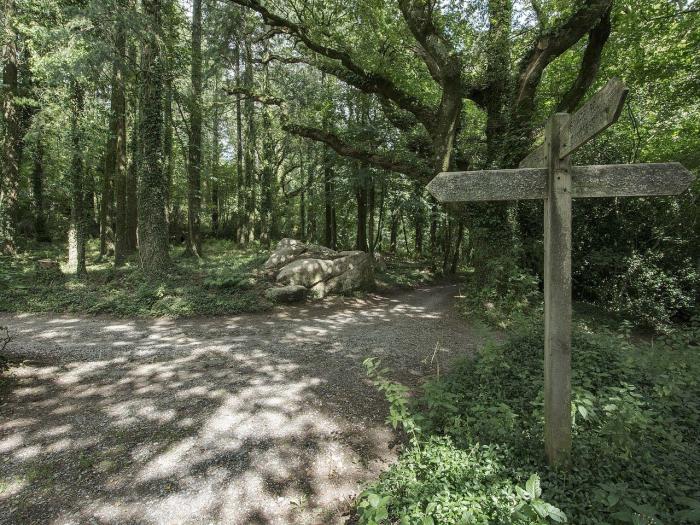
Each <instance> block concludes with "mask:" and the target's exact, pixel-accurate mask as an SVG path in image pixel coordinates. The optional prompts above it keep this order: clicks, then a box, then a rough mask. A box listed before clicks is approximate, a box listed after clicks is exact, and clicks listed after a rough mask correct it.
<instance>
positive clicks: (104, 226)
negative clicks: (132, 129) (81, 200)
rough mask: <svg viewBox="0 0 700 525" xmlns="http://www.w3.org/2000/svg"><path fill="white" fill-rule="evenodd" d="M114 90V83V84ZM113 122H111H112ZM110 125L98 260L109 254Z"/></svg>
mask: <svg viewBox="0 0 700 525" xmlns="http://www.w3.org/2000/svg"><path fill="white" fill-rule="evenodd" d="M112 91H114V85H112ZM110 124H111V123H110ZM112 132H113V129H112V126H111V125H110V135H109V138H108V139H107V144H105V155H104V163H103V168H102V177H101V178H100V254H99V256H98V260H100V261H101V260H102V259H103V258H104V257H106V256H107V237H108V235H107V232H108V230H109V222H108V220H109V211H110V210H109V208H110V207H111V203H112V188H113V185H112V180H113V178H114V145H113V142H114V135H113V134H112Z"/></svg>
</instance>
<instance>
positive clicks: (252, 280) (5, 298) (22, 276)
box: [0, 241, 271, 316]
mask: <svg viewBox="0 0 700 525" xmlns="http://www.w3.org/2000/svg"><path fill="white" fill-rule="evenodd" d="M90 248H91V250H90V251H89V254H88V260H94V259H95V258H96V255H97V247H96V244H95V243H91V244H90ZM205 248H206V250H207V251H206V253H207V254H208V255H207V257H206V258H205V259H197V258H183V257H179V256H178V255H177V253H176V255H175V256H174V257H173V258H174V260H175V263H174V264H173V266H172V268H171V270H170V272H169V274H168V275H167V277H164V278H161V279H159V280H155V281H154V280H152V279H148V278H147V277H146V276H145V275H143V273H142V272H141V271H140V270H139V268H138V264H137V262H136V261H131V262H130V263H129V264H127V265H126V266H125V267H123V268H119V269H118V270H115V269H114V268H113V266H112V264H111V262H109V261H108V262H102V263H94V264H88V277H87V279H86V280H85V281H83V282H80V281H76V280H73V279H70V278H68V277H67V276H65V275H64V274H63V273H62V272H61V271H60V270H45V269H40V268H38V267H37V266H36V265H35V259H37V258H58V259H59V260H60V257H61V256H62V255H63V253H64V252H63V250H60V248H48V249H43V250H40V251H37V252H27V253H24V254H23V255H21V256H20V257H16V258H14V259H10V263H9V264H7V265H2V266H0V309H1V310H3V311H9V312H87V313H95V314H96V313H109V314H115V315H119V316H130V315H135V316H161V315H166V316H190V315H207V314H212V315H217V314H236V313H241V312H256V311H261V310H265V309H267V308H269V307H270V306H271V305H270V304H269V303H268V302H267V301H266V300H265V299H264V297H263V290H264V285H262V284H260V283H258V277H257V274H256V270H257V268H259V267H260V266H261V264H262V262H263V261H264V260H265V259H266V257H267V253H266V252H256V251H252V250H250V251H239V250H232V249H231V247H230V243H227V242H224V241H212V242H208V243H206V245H205Z"/></svg>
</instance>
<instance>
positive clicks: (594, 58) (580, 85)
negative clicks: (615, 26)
mask: <svg viewBox="0 0 700 525" xmlns="http://www.w3.org/2000/svg"><path fill="white" fill-rule="evenodd" d="M610 30H611V24H610V9H608V11H607V12H606V13H605V14H604V15H603V18H601V19H600V22H598V24H597V25H596V26H595V27H594V28H593V29H591V32H590V33H589V35H588V45H587V46H586V51H585V52H584V53H583V58H582V59H581V67H580V68H579V71H578V76H577V77H576V80H575V81H574V83H573V84H572V86H571V87H570V88H569V90H568V91H567V92H566V93H565V94H564V96H563V97H562V99H561V101H560V102H559V104H558V105H557V111H568V112H569V113H571V112H573V111H574V110H575V109H576V106H578V103H579V102H581V99H582V98H583V96H584V95H585V94H586V91H588V89H589V88H590V87H591V84H593V81H594V80H595V78H596V74H597V73H598V68H599V67H600V57H601V55H602V54H603V48H604V47H605V43H606V42H607V41H608V37H609V36H610Z"/></svg>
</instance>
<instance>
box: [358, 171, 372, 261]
mask: <svg viewBox="0 0 700 525" xmlns="http://www.w3.org/2000/svg"><path fill="white" fill-rule="evenodd" d="M364 171H365V170H364V168H363V167H361V166H359V165H358V166H357V167H356V177H355V185H356V186H355V198H356V202H357V222H356V225H357V230H356V233H355V249H356V250H362V251H363V252H366V251H369V245H368V243H367V196H368V195H367V193H368V192H367V186H368V184H367V182H368V181H367V175H366V174H365V173H364Z"/></svg>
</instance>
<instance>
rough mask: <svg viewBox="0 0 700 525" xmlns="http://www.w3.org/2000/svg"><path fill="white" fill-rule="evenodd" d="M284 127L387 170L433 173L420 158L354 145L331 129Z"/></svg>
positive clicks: (424, 176) (418, 175)
mask: <svg viewBox="0 0 700 525" xmlns="http://www.w3.org/2000/svg"><path fill="white" fill-rule="evenodd" d="M282 128H283V129H284V130H286V131H288V132H289V133H293V134H295V135H298V136H300V137H305V138H308V139H311V140H315V141H317V142H323V143H324V144H326V145H328V146H329V147H330V148H331V149H332V150H333V151H335V152H336V153H337V154H338V155H341V156H343V157H350V158H353V159H356V160H360V161H363V162H366V163H368V164H371V165H373V166H376V167H378V168H381V169H384V170H387V171H395V172H397V173H403V174H405V175H408V176H410V177H413V178H418V179H427V178H429V177H430V176H431V174H432V172H431V171H430V170H429V169H428V167H427V166H426V165H424V164H423V163H421V162H420V161H418V160H416V161H415V162H406V161H404V160H401V159H397V158H391V157H387V156H385V155H382V154H381V153H378V152H376V151H371V150H368V149H365V148H361V147H356V146H352V145H350V144H348V143H346V142H344V141H343V140H342V139H341V138H340V137H338V136H337V135H336V134H334V133H331V132H329V131H324V130H322V129H319V128H313V127H309V126H302V125H299V124H292V123H285V124H283V125H282Z"/></svg>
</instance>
